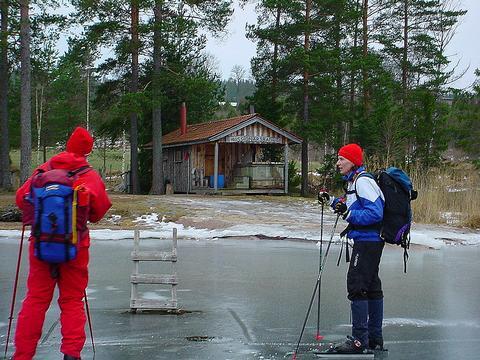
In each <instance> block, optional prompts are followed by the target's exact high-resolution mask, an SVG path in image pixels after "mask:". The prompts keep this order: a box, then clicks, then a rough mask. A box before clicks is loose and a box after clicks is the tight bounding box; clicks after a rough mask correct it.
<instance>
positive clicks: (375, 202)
mask: <svg viewBox="0 0 480 360" xmlns="http://www.w3.org/2000/svg"><path fill="white" fill-rule="evenodd" d="M364 172H365V168H364V167H360V168H358V169H357V170H355V171H351V172H350V173H348V174H347V175H345V176H343V179H344V180H345V181H347V182H348V186H347V193H346V205H347V212H346V213H345V215H344V219H345V220H346V221H347V222H348V223H349V227H351V229H350V230H349V231H348V232H347V237H348V238H349V239H353V240H354V241H383V240H382V239H381V238H380V223H381V221H382V219H383V207H384V205H385V197H384V196H383V193H382V191H381V190H380V188H379V187H378V185H377V183H376V182H375V180H374V179H372V178H371V177H370V176H366V175H364V176H359V175H360V174H362V173H364ZM355 190H356V191H355ZM343 200H344V198H343ZM338 201H342V198H336V199H334V201H333V203H332V207H335V205H336V204H337V203H338ZM369 226H371V228H368V227H369Z"/></svg>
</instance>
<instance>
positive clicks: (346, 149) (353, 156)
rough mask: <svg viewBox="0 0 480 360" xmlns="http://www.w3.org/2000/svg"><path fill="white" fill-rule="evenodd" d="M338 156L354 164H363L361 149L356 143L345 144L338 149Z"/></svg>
mask: <svg viewBox="0 0 480 360" xmlns="http://www.w3.org/2000/svg"><path fill="white" fill-rule="evenodd" d="M338 156H342V157H344V158H345V159H347V160H349V161H351V162H352V163H353V165H355V166H362V164H363V150H362V148H361V147H360V146H358V145H357V144H347V145H345V146H342V147H341V148H340V150H338Z"/></svg>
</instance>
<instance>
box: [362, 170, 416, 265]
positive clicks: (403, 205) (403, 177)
mask: <svg viewBox="0 0 480 360" xmlns="http://www.w3.org/2000/svg"><path fill="white" fill-rule="evenodd" d="M361 176H368V177H370V178H372V179H374V180H375V181H376V183H377V184H378V186H379V187H380V190H382V193H383V196H384V197H385V206H384V209H383V220H382V223H381V228H380V237H381V238H382V239H383V240H384V241H385V242H387V243H389V244H395V245H399V246H401V247H402V248H403V249H404V255H403V258H404V272H407V259H408V252H407V250H408V249H409V247H410V228H411V225H412V206H411V201H412V200H415V199H416V198H417V196H418V193H417V191H415V190H414V189H413V184H412V181H411V179H410V178H409V176H408V175H407V174H406V173H405V172H404V171H402V170H400V169H399V168H396V167H389V168H388V169H386V170H379V171H377V172H375V173H374V174H371V173H367V172H366V173H361V174H360V175H359V177H361Z"/></svg>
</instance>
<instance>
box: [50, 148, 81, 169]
mask: <svg viewBox="0 0 480 360" xmlns="http://www.w3.org/2000/svg"><path fill="white" fill-rule="evenodd" d="M50 165H51V167H52V168H54V169H67V170H75V169H78V168H80V167H82V166H88V165H89V164H88V162H87V159H86V158H85V157H84V156H79V155H76V154H74V153H70V152H66V151H64V152H61V153H60V154H58V155H55V156H54V157H52V158H51V159H50Z"/></svg>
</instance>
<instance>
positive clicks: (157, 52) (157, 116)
mask: <svg viewBox="0 0 480 360" xmlns="http://www.w3.org/2000/svg"><path fill="white" fill-rule="evenodd" d="M162 4H163V1H162V0H156V1H155V9H154V14H155V24H154V30H153V114H152V115H153V118H152V152H153V164H152V191H151V193H152V194H154V195H161V194H163V193H164V192H165V191H164V184H165V181H164V175H163V149H162V109H161V104H160V96H161V89H160V72H161V67H162Z"/></svg>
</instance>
